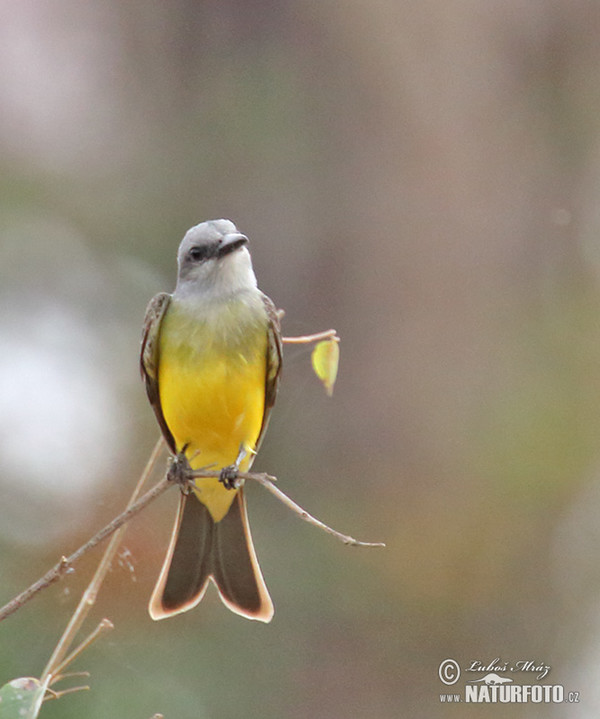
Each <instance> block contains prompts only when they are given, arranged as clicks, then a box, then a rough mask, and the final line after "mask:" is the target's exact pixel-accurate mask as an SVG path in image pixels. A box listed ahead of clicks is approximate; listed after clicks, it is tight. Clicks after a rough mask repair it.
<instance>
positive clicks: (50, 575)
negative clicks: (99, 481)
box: [0, 478, 172, 621]
mask: <svg viewBox="0 0 600 719" xmlns="http://www.w3.org/2000/svg"><path fill="white" fill-rule="evenodd" d="M171 485H172V482H170V481H169V480H167V479H166V478H165V479H162V480H161V481H160V482H158V483H157V484H155V485H154V487H152V489H150V490H148V491H147V492H146V494H144V495H143V496H142V497H140V499H138V501H137V502H135V504H133V505H131V507H128V508H127V509H126V510H125V511H124V512H121V514H119V516H118V517H115V518H114V519H113V520H112V522H109V524H107V525H106V526H105V527H103V528H102V529H101V530H100V531H99V532H98V533H97V534H95V535H94V536H93V537H92V538H91V539H90V540H88V541H87V542H86V543H85V544H83V545H82V546H81V547H79V549H77V550H76V551H75V552H73V554H71V555H70V556H69V557H62V558H61V560H60V561H59V562H58V564H56V565H54V567H52V569H50V570H49V571H48V572H46V574H44V576H43V577H41V578H40V579H38V581H37V582H35V583H34V584H32V585H31V586H30V587H28V588H27V589H25V590H24V591H23V592H21V594H19V595H17V596H16V597H15V598H14V599H12V600H11V601H10V602H8V604H6V605H5V606H4V607H2V608H0V621H2V620H3V619H6V617H8V616H9V615H11V614H12V613H13V612H16V611H17V609H20V608H21V607H22V606H23V605H24V604H25V603H26V602H28V601H29V600H30V599H31V598H32V597H33V596H35V595H36V594H37V593H38V592H40V591H41V590H42V589H45V588H46V587H48V586H50V585H51V584H53V583H54V582H56V581H57V580H58V579H60V578H61V577H62V576H63V575H64V574H65V573H66V572H68V571H70V570H71V567H72V566H73V564H75V562H76V561H77V560H78V559H80V558H81V557H82V556H83V555H84V554H85V553H86V552H89V551H90V549H93V548H94V547H95V546H96V545H97V544H100V542H101V541H102V540H103V539H106V538H107V537H108V536H110V535H111V534H112V533H113V532H116V531H117V529H119V527H121V526H123V525H124V524H125V523H126V522H128V521H129V520H130V519H131V518H132V517H134V516H135V515H136V514H139V513H140V512H141V511H142V509H144V507H146V505H148V504H150V502H152V501H153V500H155V499H156V498H157V497H159V496H160V495H161V494H163V492H165V491H166V490H167V489H168V488H169V487H170V486H171Z"/></svg>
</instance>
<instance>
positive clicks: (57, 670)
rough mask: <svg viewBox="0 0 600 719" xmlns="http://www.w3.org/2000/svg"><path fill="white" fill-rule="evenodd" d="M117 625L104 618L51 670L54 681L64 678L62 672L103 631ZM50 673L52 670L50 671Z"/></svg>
mask: <svg viewBox="0 0 600 719" xmlns="http://www.w3.org/2000/svg"><path fill="white" fill-rule="evenodd" d="M114 628H115V625H114V624H113V623H112V622H111V621H110V619H106V618H104V619H103V620H102V621H101V622H100V624H98V626H97V627H96V628H95V629H94V631H93V632H91V633H90V634H88V636H87V637H86V638H85V639H84V640H83V641H82V642H81V644H79V646H77V647H76V648H75V649H73V651H72V652H71V653H70V654H69V656H68V657H66V658H65V659H63V660H62V662H60V664H57V665H56V666H55V667H54V669H53V670H52V672H51V675H52V681H53V683H54V682H55V681H59V680H60V679H64V676H61V672H62V671H63V670H64V669H66V668H67V667H68V666H69V664H70V663H71V662H72V661H74V660H75V659H77V657H78V656H79V655H80V654H81V652H83V651H84V650H85V649H87V648H88V647H89V646H90V644H92V642H95V641H96V639H98V637H99V636H100V635H101V634H102V633H103V632H107V631H109V630H111V629H114ZM48 674H49V675H50V672H48Z"/></svg>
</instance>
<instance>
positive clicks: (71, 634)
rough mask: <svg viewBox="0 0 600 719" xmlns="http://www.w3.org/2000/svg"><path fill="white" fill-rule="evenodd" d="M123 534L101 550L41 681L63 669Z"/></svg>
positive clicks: (140, 483)
mask: <svg viewBox="0 0 600 719" xmlns="http://www.w3.org/2000/svg"><path fill="white" fill-rule="evenodd" d="M162 445H163V440H162V437H161V438H160V439H159V440H158V441H157V442H156V444H155V445H154V449H153V450H152V453H151V454H150V457H149V459H148V461H147V462H146V466H145V467H144V471H143V472H142V474H141V475H140V478H139V479H138V482H137V484H136V486H135V489H134V490H133V494H132V495H131V498H130V499H129V502H128V504H127V509H131V506H132V505H133V504H134V502H135V500H136V499H137V497H138V496H139V493H140V492H141V490H142V487H143V485H144V484H145V482H146V480H147V479H148V477H149V476H150V474H151V472H152V470H153V469H154V465H155V464H156V460H157V459H158V455H159V454H160V451H161V449H162ZM124 532H125V527H121V528H120V529H119V531H118V532H115V534H114V535H113V537H112V539H111V540H110V544H109V545H108V547H107V548H106V550H105V551H104V554H103V556H102V559H101V560H100V564H98V567H97V568H96V571H95V572H94V576H93V577H92V579H91V581H90V583H89V584H88V586H87V588H86V590H85V592H84V593H83V594H82V595H81V599H80V600H79V604H78V605H77V608H76V609H75V611H74V612H73V616H72V617H71V619H70V621H69V623H68V624H67V626H66V628H65V631H64V632H63V635H62V637H61V638H60V640H59V642H58V644H57V645H56V647H55V649H54V651H53V652H52V656H51V657H50V659H49V660H48V663H47V664H46V668H45V669H44V672H43V674H42V682H43V681H45V680H46V678H47V677H51V676H52V675H53V674H56V673H57V672H59V671H60V669H61V668H64V662H63V659H64V656H65V654H66V653H67V652H68V651H69V647H70V646H71V644H72V643H73V641H74V639H75V637H76V635H77V632H78V631H79V630H80V629H81V627H82V625H83V622H84V621H85V618H86V617H87V615H88V614H89V612H90V609H91V608H92V607H93V606H94V604H95V602H96V597H97V596H98V590H99V589H100V586H101V584H102V582H103V581H104V577H105V576H106V573H107V572H108V570H109V568H110V565H111V562H112V560H113V558H114V556H115V554H116V552H117V549H118V548H119V544H120V542H121V539H122V538H123V533H124Z"/></svg>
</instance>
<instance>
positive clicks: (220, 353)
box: [158, 303, 267, 521]
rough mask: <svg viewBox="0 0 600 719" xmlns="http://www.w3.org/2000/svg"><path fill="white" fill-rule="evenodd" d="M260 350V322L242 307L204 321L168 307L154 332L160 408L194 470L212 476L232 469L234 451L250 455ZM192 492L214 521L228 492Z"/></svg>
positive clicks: (260, 395)
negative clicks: (156, 334) (202, 469)
mask: <svg viewBox="0 0 600 719" xmlns="http://www.w3.org/2000/svg"><path fill="white" fill-rule="evenodd" d="M236 314H237V315H239V316H238V317H237V319H236ZM249 320H250V321H249ZM240 325H241V326H240ZM261 325H262V327H261ZM266 348H267V332H266V319H265V320H264V321H261V318H260V316H256V313H252V314H249V312H248V308H246V307H245V306H239V307H231V306H228V307H227V308H226V311H224V312H221V313H217V312H213V313H211V314H209V315H208V316H206V317H196V316H194V314H193V313H190V312H189V310H188V309H187V308H182V307H178V306H177V304H176V303H172V305H171V306H170V307H169V310H168V311H167V313H166V315H165V317H164V318H163V321H162V327H161V331H160V345H159V353H160V354H159V371H158V386H159V394H160V402H161V408H162V412H163V415H164V418H165V421H166V423H167V426H168V427H169V430H170V431H171V434H172V435H173V438H174V439H175V443H176V445H177V449H178V451H180V450H181V449H182V448H183V447H186V456H187V458H188V460H189V462H190V464H191V466H192V467H193V468H194V469H199V468H200V467H205V466H207V465H215V467H214V468H215V469H216V470H219V469H221V468H222V467H225V466H228V465H230V464H233V463H234V462H235V460H236V458H237V456H238V453H239V450H240V447H244V448H245V449H246V450H247V451H249V452H252V450H254V448H255V446H256V442H257V440H258V435H259V433H260V429H261V426H262V421H263V414H264V397H265V373H266ZM251 458H252V455H251V454H249V455H248V457H247V458H246V459H245V460H244V461H243V462H242V464H241V467H240V468H241V469H242V470H246V469H247V468H248V467H249V466H250V463H251ZM196 486H197V488H198V489H197V492H196V494H197V496H198V498H199V499H200V501H202V502H203V503H204V504H205V505H206V506H207V507H208V509H209V510H210V512H211V514H212V515H213V518H214V519H215V521H219V520H220V519H222V517H223V516H225V514H226V513H227V511H228V509H229V506H230V505H231V502H232V501H233V498H234V496H235V492H234V491H232V490H227V489H225V488H224V487H223V485H222V484H221V483H220V482H219V481H218V480H217V479H200V480H197V481H196Z"/></svg>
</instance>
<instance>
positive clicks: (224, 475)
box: [219, 464, 244, 489]
mask: <svg viewBox="0 0 600 719" xmlns="http://www.w3.org/2000/svg"><path fill="white" fill-rule="evenodd" d="M238 472H239V468H238V467H236V465H235V464H230V465H229V466H228V467H223V469H222V470H221V474H220V475H219V482H221V484H222V485H223V486H224V487H225V489H239V488H240V487H241V486H242V484H243V483H244V480H243V479H242V478H241V477H238Z"/></svg>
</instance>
